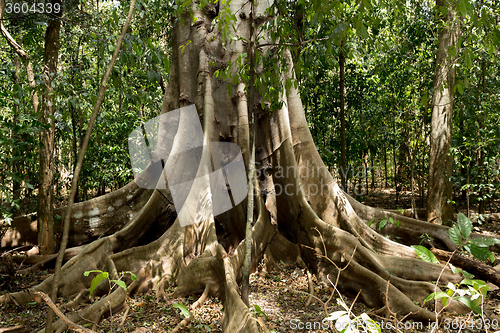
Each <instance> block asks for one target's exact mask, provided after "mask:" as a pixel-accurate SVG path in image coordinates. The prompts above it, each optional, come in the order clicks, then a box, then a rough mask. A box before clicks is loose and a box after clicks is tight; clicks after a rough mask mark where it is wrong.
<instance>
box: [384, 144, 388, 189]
mask: <svg viewBox="0 0 500 333" xmlns="http://www.w3.org/2000/svg"><path fill="white" fill-rule="evenodd" d="M384 178H385V185H384V188H387V187H389V184H387V146H386V145H385V138H384Z"/></svg>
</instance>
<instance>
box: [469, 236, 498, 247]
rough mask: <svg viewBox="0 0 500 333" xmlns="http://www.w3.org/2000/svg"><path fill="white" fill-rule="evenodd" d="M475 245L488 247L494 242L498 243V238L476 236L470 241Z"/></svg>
mask: <svg viewBox="0 0 500 333" xmlns="http://www.w3.org/2000/svg"><path fill="white" fill-rule="evenodd" d="M470 243H471V244H474V245H475V246H477V247H490V246H492V245H495V244H500V240H499V239H497V238H476V239H472V240H471V241H470Z"/></svg>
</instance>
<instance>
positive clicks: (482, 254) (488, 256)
mask: <svg viewBox="0 0 500 333" xmlns="http://www.w3.org/2000/svg"><path fill="white" fill-rule="evenodd" d="M469 249H470V251H469V252H470V254H472V255H473V256H474V257H475V258H477V259H479V260H482V261H488V260H490V261H491V262H493V261H495V257H494V256H493V253H491V251H490V250H488V249H487V248H485V247H479V246H476V245H474V244H470V247H469Z"/></svg>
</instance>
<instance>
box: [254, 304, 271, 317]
mask: <svg viewBox="0 0 500 333" xmlns="http://www.w3.org/2000/svg"><path fill="white" fill-rule="evenodd" d="M253 307H254V308H253V309H252V312H253V315H254V316H256V317H265V318H266V320H267V319H268V317H267V315H266V314H265V313H264V311H262V309H261V308H260V306H258V305H257V304H254V305H253Z"/></svg>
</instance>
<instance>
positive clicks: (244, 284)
mask: <svg viewBox="0 0 500 333" xmlns="http://www.w3.org/2000/svg"><path fill="white" fill-rule="evenodd" d="M254 16H255V10H254V1H253V0H250V19H249V25H250V36H249V37H250V43H249V44H250V45H249V52H248V55H249V56H248V62H249V66H250V72H249V83H248V89H247V91H248V104H247V109H248V124H249V129H250V133H249V134H250V135H249V143H250V149H251V153H250V163H249V164H248V166H249V168H248V169H249V170H248V196H247V200H248V202H247V204H248V205H247V223H246V231H245V260H244V262H243V269H242V275H243V279H242V281H241V299H242V300H243V302H244V303H245V304H246V305H247V306H249V305H250V303H249V300H248V295H249V288H250V266H251V261H252V242H253V240H252V231H253V226H254V217H253V213H254V179H255V129H256V126H255V123H256V121H257V119H255V118H256V117H255V112H254V100H255V94H254V85H255V36H254V35H255V27H254Z"/></svg>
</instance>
